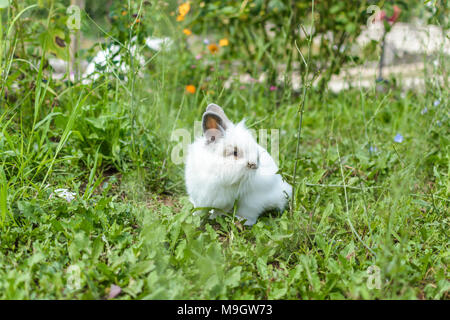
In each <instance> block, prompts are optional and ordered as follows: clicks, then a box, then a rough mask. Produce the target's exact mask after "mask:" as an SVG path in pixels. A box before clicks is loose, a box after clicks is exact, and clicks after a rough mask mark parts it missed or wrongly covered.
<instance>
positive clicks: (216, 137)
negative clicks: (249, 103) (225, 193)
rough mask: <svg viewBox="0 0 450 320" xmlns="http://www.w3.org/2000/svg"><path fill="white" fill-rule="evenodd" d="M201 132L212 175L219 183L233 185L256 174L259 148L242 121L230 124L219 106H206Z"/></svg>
mask: <svg viewBox="0 0 450 320" xmlns="http://www.w3.org/2000/svg"><path fill="white" fill-rule="evenodd" d="M203 131H204V135H205V138H206V141H205V144H206V148H207V149H209V151H210V152H212V153H213V154H214V158H215V162H214V167H215V171H216V174H217V175H219V176H221V177H222V179H223V180H225V179H226V180H227V181H229V182H230V183H236V182H240V181H241V180H242V179H244V178H248V177H250V176H251V175H253V174H254V173H255V172H256V170H257V169H258V167H259V146H258V144H257V143H256V140H255V139H254V138H253V136H252V134H251V133H250V131H249V130H247V128H246V127H245V124H244V122H243V121H242V122H240V123H238V124H237V125H234V124H233V123H231V121H230V120H228V118H227V117H226V115H225V113H224V112H223V110H222V109H221V108H220V107H218V106H216V105H210V106H208V109H207V110H206V112H205V113H204V115H203Z"/></svg>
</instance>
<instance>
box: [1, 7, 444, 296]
mask: <svg viewBox="0 0 450 320" xmlns="http://www.w3.org/2000/svg"><path fill="white" fill-rule="evenodd" d="M3 2H4V1H0V4H1V7H3V8H2V9H0V10H1V12H0V14H1V19H2V21H1V22H2V29H0V34H1V36H0V37H1V38H0V39H1V40H2V41H1V48H0V50H1V58H0V67H1V69H0V70H1V87H0V93H1V98H0V99H1V100H0V229H1V231H0V299H448V298H449V295H448V292H449V289H450V282H449V280H448V279H449V270H448V264H449V258H450V256H449V233H448V231H449V222H450V221H449V207H448V205H449V191H450V184H449V162H450V158H449V109H448V105H449V104H448V101H449V100H448V99H449V97H448V95H449V91H448V71H449V64H448V57H447V56H445V55H443V54H441V55H437V56H436V57H434V58H433V59H428V58H424V59H423V62H424V64H425V70H424V71H423V73H422V74H421V76H423V77H424V84H423V86H422V87H421V88H416V89H405V88H403V86H402V79H401V78H398V79H389V83H381V84H379V85H374V86H372V87H370V88H361V87H357V86H355V87H353V88H349V89H346V90H343V91H340V92H332V91H331V90H328V89H327V86H326V83H325V84H323V86H322V85H320V84H319V85H313V80H314V79H315V77H316V76H317V74H321V72H322V73H324V72H325V71H320V69H317V70H316V67H315V66H317V64H313V62H314V61H316V60H313V58H317V57H316V56H314V53H317V54H318V53H320V52H319V51H318V50H319V49H318V48H316V47H314V46H313V44H312V41H311V38H308V36H307V34H308V31H307V30H309V29H306V27H307V26H308V23H310V22H311V20H310V18H311V17H310V18H308V19H309V20H308V19H307V18H306V17H305V20H304V25H305V29H304V31H305V32H306V36H304V37H301V36H298V38H297V39H296V45H294V43H293V42H291V43H290V46H289V47H286V46H283V43H284V41H288V40H287V39H290V38H289V37H288V35H287V34H288V31H286V30H285V29H283V28H282V29H281V30H282V31H281V32H280V36H277V37H274V38H272V37H270V35H269V38H265V35H264V32H263V31H261V32H259V31H258V30H256V29H252V28H255V25H257V24H255V25H252V26H251V27H249V29H248V30H250V31H251V30H253V31H254V32H255V33H254V34H252V36H251V39H252V42H248V43H249V48H247V49H248V51H246V50H247V49H245V48H241V47H238V46H239V45H242V43H243V42H246V41H247V40H245V39H247V38H245V37H244V36H243V37H244V38H242V39H241V40H239V39H238V38H237V36H236V35H234V36H233V34H232V33H225V31H224V32H223V33H221V31H220V28H219V30H215V29H214V30H213V29H210V26H211V22H210V21H209V20H207V19H206V18H204V19H205V20H201V19H200V17H199V15H198V14H197V13H196V12H199V10H201V8H203V7H202V6H201V3H204V2H197V1H193V2H191V6H190V7H189V10H186V7H180V6H179V5H180V3H181V2H175V1H173V2H170V4H169V5H167V6H164V5H162V4H161V3H162V2H158V4H154V5H151V6H145V5H143V2H142V1H128V4H127V3H126V1H125V2H124V3H122V2H120V5H119V4H117V7H116V6H115V5H116V4H114V5H113V9H114V10H116V11H114V12H115V15H116V19H117V21H116V20H115V19H114V18H111V19H112V21H116V22H114V23H111V24H108V23H107V22H105V21H103V20H101V19H95V18H92V17H90V16H89V15H88V14H86V13H83V14H82V16H81V18H82V25H81V31H82V32H78V36H79V35H80V34H83V35H84V37H85V38H86V39H87V40H86V43H95V42H96V41H98V42H99V43H101V44H100V45H93V48H94V49H95V50H94V49H86V48H85V47H83V46H82V48H81V49H80V57H81V56H90V57H91V58H92V56H94V55H95V52H96V51H98V50H100V49H102V48H103V49H104V48H105V47H106V45H107V44H108V43H109V44H111V43H112V44H116V45H119V46H120V48H121V49H120V50H121V51H120V52H121V55H122V59H124V61H126V62H127V66H128V68H126V69H120V68H116V69H114V68H112V69H108V68H103V70H100V71H99V72H98V74H99V77H98V78H97V79H95V80H90V81H88V82H83V81H81V80H80V79H79V77H80V74H77V73H76V72H75V75H74V78H73V79H71V78H70V76H69V75H70V72H69V70H68V72H67V73H66V74H65V75H64V76H63V78H62V79H56V78H55V77H54V76H53V73H54V72H53V71H52V68H51V66H50V65H49V63H48V59H49V58H51V57H55V56H57V57H61V58H64V57H65V58H66V59H68V60H70V59H71V58H70V53H69V47H70V46H69V42H70V40H69V39H70V38H69V36H70V30H69V29H68V27H67V26H66V24H65V23H66V20H67V16H66V15H67V13H66V8H67V5H68V3H66V2H68V1H52V0H50V1H48V4H47V2H46V1H38V2H36V1H24V2H22V1H11V3H12V5H11V6H9V7H8V6H3ZM41 2H42V3H44V4H42V3H41ZM250 2H251V1H250ZM155 3H156V2H155ZM305 3H308V1H306V2H305ZM29 6H30V7H29ZM204 6H205V5H204ZM113 9H111V10H113ZM240 9H241V6H238V8H237V10H240ZM318 9H320V6H319V7H318ZM133 10H134V11H133ZM183 10H184V11H183ZM210 10H213V9H211V8H210ZM217 10H218V9H217ZM230 10H231V9H230ZM243 10H244V9H243ZM305 10H311V8H309V7H308V8H306V9H305ZM336 10H337V9H336ZM339 10H340V9H339ZM186 11H187V12H186ZM212 12H213V11H212ZM182 13H184V15H183V14H182ZM363 13H364V12H363ZM321 14H322V13H321ZM210 15H214V12H213V13H210ZM109 16H110V17H111V16H112V17H114V15H113V14H110V15H109ZM180 16H181V17H182V18H180ZM216 16H217V17H219V16H220V14H219V13H217V14H216ZM287 16H289V15H287ZM177 17H178V18H177ZM203 17H208V15H205V16H203ZM289 17H290V18H292V16H289ZM290 18H289V19H290ZM289 19H286V21H283V22H282V23H283V24H289V23H290V20H289ZM137 20H142V22H141V21H137ZM177 20H179V21H177ZM124 21H126V22H124ZM140 23H141V25H142V26H140ZM312 23H314V19H313V20H312ZM55 26H56V27H55ZM238 27H239V26H238V25H236V28H238ZM145 28H148V29H145ZM211 28H212V27H211ZM239 28H240V27H239ZM211 30H213V31H211ZM230 30H233V29H232V28H230ZM239 30H240V29H239ZM255 30H256V31H255ZM144 31H145V32H147V33H149V34H150V35H152V36H154V37H160V38H161V37H165V36H167V37H170V38H171V39H172V41H171V43H170V45H167V46H165V47H164V48H163V49H160V50H158V51H152V50H149V49H148V48H147V47H145V42H144V41H145V37H144V35H145V36H147V34H145V32H144ZM141 32H142V35H141V34H140V33H141ZM230 32H232V31H230ZM294 36H295V35H294ZM134 37H136V38H134ZM55 39H59V40H55ZM98 39H101V40H98ZM133 39H135V40H133ZM225 40H226V41H225ZM61 41H62V43H61ZM89 41H90V42H89ZM133 41H134V42H133ZM239 41H240V42H239ZM248 41H250V40H248ZM289 41H290V40H289ZM349 41H351V39H349ZM238 42H239V45H238ZM134 44H135V45H136V47H137V51H138V52H139V54H140V55H142V56H143V59H144V60H145V63H144V64H143V65H140V64H139V63H140V62H139V59H136V56H137V55H136V54H133V53H131V52H132V50H131V49H130V48H131V45H134ZM213 45H214V46H213ZM101 46H103V47H101ZM296 47H297V48H296ZM273 48H275V49H276V50H275V49H273ZM315 50H316V51H315ZM299 52H301V53H302V54H300V53H299ZM376 52H378V55H379V51H376ZM130 53H131V54H130ZM244 57H245V58H244ZM249 57H250V58H249ZM80 59H81V58H80ZM317 59H318V58H317ZM323 60H325V61H327V60H330V58H329V57H328V56H322V58H321V60H320V61H321V62H322V63H324V62H323ZM344 60H345V62H346V63H348V64H357V63H359V62H358V61H356V60H355V59H354V58H353V57H350V58H345V59H342V60H340V62H342V63H343V61H344ZM287 61H289V63H288V62H287ZM291 61H295V62H296V63H297V64H294V65H293V66H292V68H293V69H295V68H297V67H296V66H299V67H298V68H300V69H299V70H300V74H301V77H302V80H303V81H302V82H301V83H302V84H301V85H300V88H299V89H297V90H294V89H292V81H293V80H292V79H291V77H290V76H289V75H290V72H283V71H279V70H280V68H281V67H280V66H283V65H289V66H290V62H291ZM338 62H339V61H337V62H336V63H338ZM333 63H334V60H333ZM109 64H110V65H114V63H111V62H109ZM113 67H114V66H113ZM326 70H328V69H326ZM288 71H290V70H288ZM263 73H264V74H265V75H266V77H265V78H264V79H260V76H261V74H263ZM242 74H249V75H250V81H247V82H244V81H240V76H241V75H242ZM280 76H281V77H280ZM277 77H278V78H277ZM442 79H443V80H442ZM373 81H374V82H375V79H373ZM208 103H217V104H218V105H220V106H222V107H223V108H224V110H225V111H226V113H227V115H228V117H229V118H230V119H231V120H232V121H236V122H237V121H240V120H241V119H243V118H245V119H246V124H247V126H248V127H250V128H253V129H255V130H259V129H267V130H269V132H270V129H278V130H279V166H280V173H281V174H282V175H283V177H284V178H285V179H286V180H287V181H288V182H290V183H291V184H295V194H294V200H295V201H294V203H293V204H294V205H293V206H292V205H291V206H290V207H289V208H287V209H286V210H285V211H284V212H281V213H279V212H268V213H266V214H264V215H263V216H262V217H260V218H259V219H258V222H257V223H256V224H255V225H254V226H252V227H248V226H244V225H242V224H241V223H240V222H239V221H238V220H237V219H236V218H235V217H234V216H233V214H230V215H225V216H222V217H218V218H217V219H215V220H210V219H208V216H207V214H206V213H202V214H199V215H193V214H192V213H193V207H192V205H191V203H190V202H189V200H188V197H187V195H186V190H185V186H184V176H183V174H184V167H183V164H177V163H174V162H173V161H172V152H173V149H174V147H175V146H177V145H179V143H180V141H178V140H177V139H173V137H172V134H173V132H174V130H176V129H179V128H184V129H187V130H189V131H190V132H192V133H193V126H194V121H200V120H201V115H202V113H203V112H204V109H205V107H206V106H207V105H208ZM300 124H301V126H300V127H299V125H300ZM299 129H301V130H299ZM297 145H298V146H299V147H298V149H297ZM294 167H296V169H295V170H294ZM294 173H295V177H294Z"/></svg>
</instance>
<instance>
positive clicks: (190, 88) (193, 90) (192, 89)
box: [186, 84, 195, 94]
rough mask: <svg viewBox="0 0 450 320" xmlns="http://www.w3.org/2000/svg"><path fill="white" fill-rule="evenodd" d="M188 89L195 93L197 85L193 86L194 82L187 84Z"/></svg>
mask: <svg viewBox="0 0 450 320" xmlns="http://www.w3.org/2000/svg"><path fill="white" fill-rule="evenodd" d="M186 91H187V92H189V93H192V94H194V93H195V86H193V85H192V84H190V85H187V86H186Z"/></svg>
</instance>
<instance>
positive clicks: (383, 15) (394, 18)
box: [375, 5, 402, 25]
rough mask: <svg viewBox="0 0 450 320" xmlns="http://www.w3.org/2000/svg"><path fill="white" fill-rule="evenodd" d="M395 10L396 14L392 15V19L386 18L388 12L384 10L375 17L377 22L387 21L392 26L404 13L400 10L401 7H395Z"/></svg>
mask: <svg viewBox="0 0 450 320" xmlns="http://www.w3.org/2000/svg"><path fill="white" fill-rule="evenodd" d="M393 9H394V13H393V14H392V16H391V17H387V16H386V11H384V10H381V11H379V12H378V14H377V15H376V17H375V21H383V20H386V21H387V22H388V23H389V24H390V25H393V24H394V23H395V22H396V21H397V20H398V18H399V17H400V13H401V12H402V9H400V7H398V6H396V5H394V7H393Z"/></svg>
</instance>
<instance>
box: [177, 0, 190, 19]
mask: <svg viewBox="0 0 450 320" xmlns="http://www.w3.org/2000/svg"><path fill="white" fill-rule="evenodd" d="M189 10H191V4H190V3H189V1H188V2H185V3H182V4H180V6H179V7H178V12H179V13H180V16H183V17H184V16H185V15H187V14H188V12H189Z"/></svg>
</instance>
